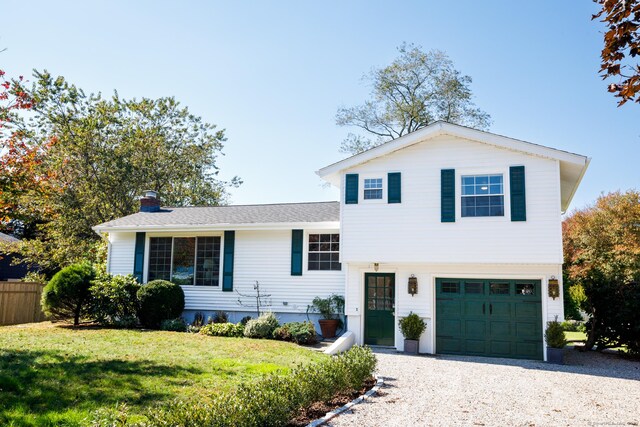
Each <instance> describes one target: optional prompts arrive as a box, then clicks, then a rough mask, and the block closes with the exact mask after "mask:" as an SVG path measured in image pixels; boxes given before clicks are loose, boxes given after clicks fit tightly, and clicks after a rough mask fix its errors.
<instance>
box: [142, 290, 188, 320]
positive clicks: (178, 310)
mask: <svg viewBox="0 0 640 427" xmlns="http://www.w3.org/2000/svg"><path fill="white" fill-rule="evenodd" d="M138 302H139V304H140V308H139V310H138V317H139V318H140V322H141V323H142V324H143V325H144V326H145V327H146V328H150V329H157V328H159V327H160V324H161V323H162V321H163V320H167V319H175V318H176V317H179V316H180V315H181V314H182V311H183V310H184V291H183V290H182V288H181V287H180V286H179V285H176V284H175V283H171V282H167V281H166V280H154V281H151V282H149V283H147V284H146V285H144V286H142V287H140V289H139V290H138Z"/></svg>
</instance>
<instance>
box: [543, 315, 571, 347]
mask: <svg viewBox="0 0 640 427" xmlns="http://www.w3.org/2000/svg"><path fill="white" fill-rule="evenodd" d="M544 338H545V340H546V341H547V347H551V348H563V347H564V346H565V345H567V339H566V337H565V336H564V329H562V324H561V323H560V322H558V321H557V320H554V321H552V322H549V323H548V324H547V329H546V330H545V331H544Z"/></svg>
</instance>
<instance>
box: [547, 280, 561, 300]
mask: <svg viewBox="0 0 640 427" xmlns="http://www.w3.org/2000/svg"><path fill="white" fill-rule="evenodd" d="M549 296H550V297H551V298H553V299H556V298H558V297H559V296H560V284H559V283H558V279H556V276H551V278H550V279H549Z"/></svg>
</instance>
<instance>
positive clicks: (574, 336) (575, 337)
mask: <svg viewBox="0 0 640 427" xmlns="http://www.w3.org/2000/svg"><path fill="white" fill-rule="evenodd" d="M564 336H565V337H566V338H567V341H583V340H586V339H587V334H585V333H584V332H565V333H564Z"/></svg>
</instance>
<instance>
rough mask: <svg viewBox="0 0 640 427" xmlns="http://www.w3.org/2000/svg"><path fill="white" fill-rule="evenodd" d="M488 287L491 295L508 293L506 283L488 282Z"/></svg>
mask: <svg viewBox="0 0 640 427" xmlns="http://www.w3.org/2000/svg"><path fill="white" fill-rule="evenodd" d="M489 289H490V291H489V292H490V293H491V295H509V284H508V283H490V284H489Z"/></svg>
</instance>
